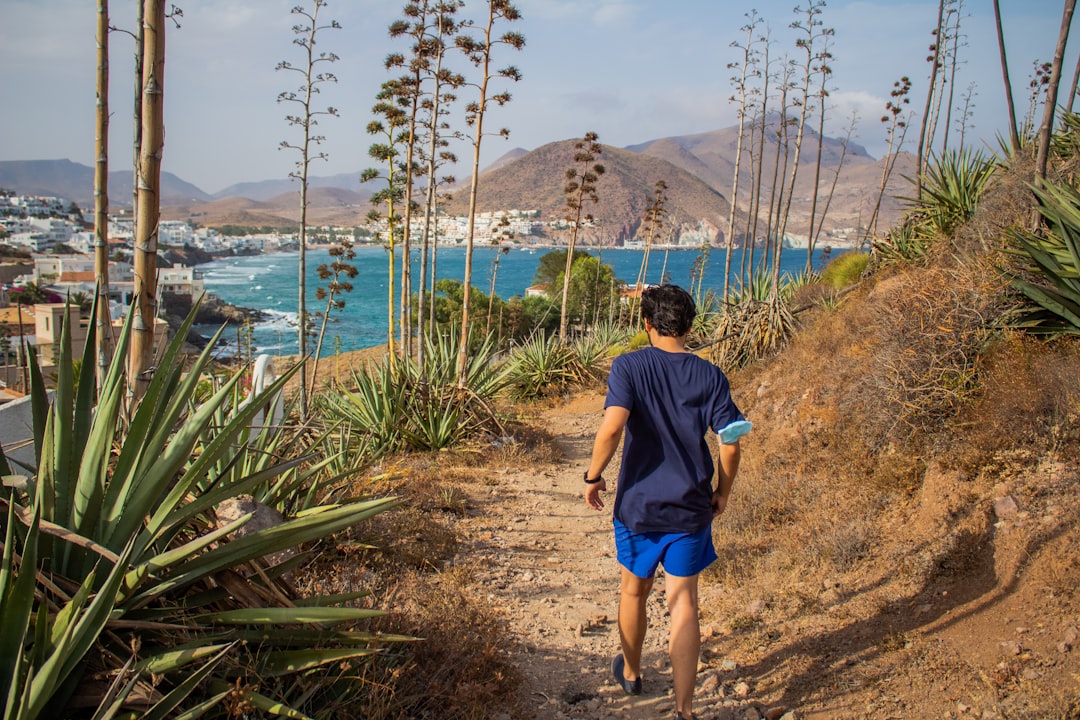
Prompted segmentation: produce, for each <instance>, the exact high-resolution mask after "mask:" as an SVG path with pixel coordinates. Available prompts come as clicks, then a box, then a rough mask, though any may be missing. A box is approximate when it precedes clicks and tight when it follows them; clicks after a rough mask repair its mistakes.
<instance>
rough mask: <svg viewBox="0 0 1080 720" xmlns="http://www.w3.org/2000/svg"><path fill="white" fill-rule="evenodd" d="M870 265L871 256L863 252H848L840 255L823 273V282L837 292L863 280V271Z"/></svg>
mask: <svg viewBox="0 0 1080 720" xmlns="http://www.w3.org/2000/svg"><path fill="white" fill-rule="evenodd" d="M869 263H870V256H869V255H867V254H866V253H861V252H855V251H852V252H846V253H844V254H843V255H839V256H837V257H836V258H834V259H833V260H832V262H830V263H829V264H828V265H827V266H826V267H825V269H824V270H822V271H821V282H823V283H824V284H826V285H831V286H832V287H833V288H835V289H837V290H843V289H844V288H846V287H848V286H850V285H854V284H855V283H857V282H859V280H860V279H861V278H862V274H863V271H865V270H866V266H867V265H868V264H869Z"/></svg>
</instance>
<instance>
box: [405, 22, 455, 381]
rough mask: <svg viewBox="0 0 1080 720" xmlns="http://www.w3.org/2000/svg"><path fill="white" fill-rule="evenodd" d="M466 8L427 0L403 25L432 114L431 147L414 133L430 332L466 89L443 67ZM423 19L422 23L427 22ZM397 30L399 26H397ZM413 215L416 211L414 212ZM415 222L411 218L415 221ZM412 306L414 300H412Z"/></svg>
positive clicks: (428, 125)
mask: <svg viewBox="0 0 1080 720" xmlns="http://www.w3.org/2000/svg"><path fill="white" fill-rule="evenodd" d="M463 6H464V2H462V0H443V1H442V2H438V3H435V4H434V6H433V7H432V6H431V4H430V3H429V2H428V1H427V0H424V2H423V3H422V5H419V6H417V4H416V3H412V4H410V6H409V7H407V9H406V14H407V15H408V16H409V17H410V18H415V20H414V22H413V23H411V24H410V23H408V22H405V21H402V24H400V25H399V26H398V32H409V33H410V34H411V35H412V36H413V38H414V45H413V62H414V63H415V64H416V65H417V67H418V68H419V70H420V74H419V76H418V87H417V92H418V96H419V97H421V98H422V99H421V102H420V106H419V107H420V109H421V110H422V111H423V112H425V113H427V117H426V119H425V120H424V121H423V122H420V123H419V124H420V125H421V126H423V127H424V128H425V130H426V132H427V138H426V144H427V147H426V149H425V147H424V144H423V143H420V142H418V141H419V138H418V137H415V136H414V143H415V144H417V145H418V147H417V154H418V155H419V162H418V165H419V166H420V167H418V168H417V170H416V171H417V174H420V171H421V170H422V171H423V172H422V174H423V176H424V177H426V178H427V186H426V188H425V191H424V195H425V200H424V227H423V233H422V240H421V248H420V287H419V292H418V293H417V297H418V301H417V313H416V315H417V326H418V328H419V329H420V332H421V334H425V333H429V332H430V331H431V330H430V329H431V327H432V326H433V325H434V322H435V318H434V310H433V306H431V305H430V304H429V303H428V298H427V295H428V269H429V262H428V259H429V257H430V272H431V287H432V288H434V286H435V271H436V256H437V254H438V244H437V243H435V242H432V239H433V237H435V236H436V235H437V233H438V201H439V199H440V195H439V192H438V188H439V186H440V185H443V186H447V185H453V184H454V183H455V182H456V179H455V178H454V177H453V176H443V177H439V175H438V171H439V169H440V168H441V167H442V166H443V165H444V164H447V163H450V164H453V163H456V162H457V157H456V156H455V155H454V153H452V152H451V151H449V150H447V149H446V148H447V146H448V144H449V143H448V140H447V137H446V136H447V134H451V135H453V133H449V125H448V124H447V123H446V122H445V121H444V120H443V116H444V115H445V114H446V113H447V112H448V110H447V106H448V105H449V104H450V103H453V102H454V101H455V100H456V99H457V97H456V95H454V94H453V90H455V89H456V88H458V87H460V86H461V84H462V83H463V82H464V81H465V79H464V78H463V77H462V76H461V75H459V74H457V73H454V72H451V71H450V70H448V69H446V68H444V67H443V60H444V58H445V56H446V50H447V45H448V41H451V40H452V39H453V37H454V35H455V34H457V32H458V29H459V23H458V21H457V19H456V13H457V11H458V10H459V9H461V8H462V7H463ZM421 19H422V21H421ZM392 32H393V30H392ZM425 83H426V84H429V85H430V90H427V91H425V90H424V85H425ZM410 214H411V213H410ZM409 225H410V226H411V222H410V223H409ZM410 306H411V303H410ZM424 353H425V343H424V342H418V343H417V345H416V358H417V363H418V364H420V365H423V362H424Z"/></svg>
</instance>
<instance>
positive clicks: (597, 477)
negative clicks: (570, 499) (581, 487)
mask: <svg viewBox="0 0 1080 720" xmlns="http://www.w3.org/2000/svg"><path fill="white" fill-rule="evenodd" d="M603 479H604V476H603V475H597V476H596V477H594V478H593V479H592V480H590V479H589V471H588V470H586V471H585V484H586V485H595V484H596V483H598V482H600V481H601V480H603Z"/></svg>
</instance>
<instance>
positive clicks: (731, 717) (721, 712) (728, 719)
mask: <svg viewBox="0 0 1080 720" xmlns="http://www.w3.org/2000/svg"><path fill="white" fill-rule="evenodd" d="M714 717H715V718H716V720H735V709H734V708H729V707H722V708H720V709H718V710H717V711H716V715H715V716H714Z"/></svg>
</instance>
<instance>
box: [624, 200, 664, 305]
mask: <svg viewBox="0 0 1080 720" xmlns="http://www.w3.org/2000/svg"><path fill="white" fill-rule="evenodd" d="M666 205H667V183H666V182H664V181H663V180H657V181H656V185H655V186H654V187H653V196H652V201H651V202H650V203H649V208H648V210H646V211H645V225H646V226H647V227H648V230H647V231H646V235H645V252H644V253H643V254H642V255H641V268H640V269H639V270H638V277H637V283H636V284H635V286H634V288H635V290H636V291H637V297H638V299H639V300H640V298H641V293H642V292H644V290H645V283H646V282H647V280H648V276H649V253H650V251H651V250H652V244H653V239H654V238H655V237H656V234H657V232H659V230H660V223H661V222H663V220H664V216H666V215H667V208H666ZM631 317H633V315H631Z"/></svg>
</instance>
